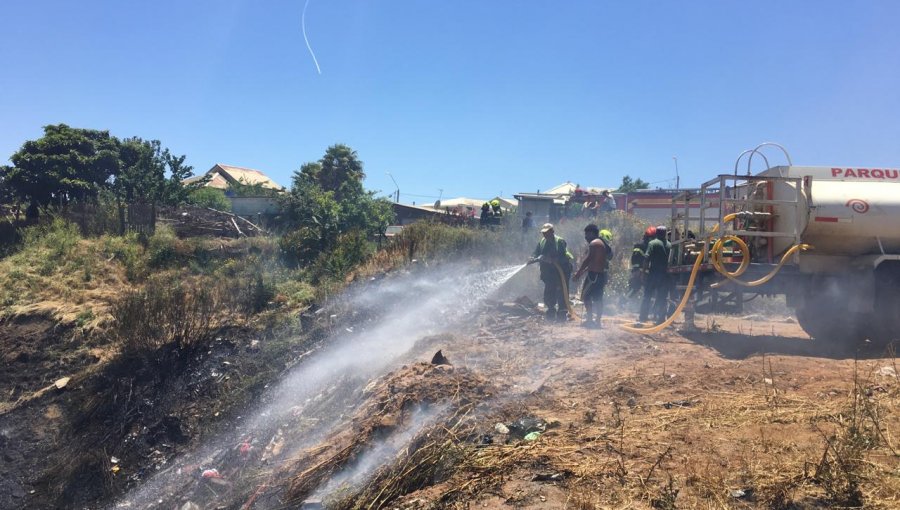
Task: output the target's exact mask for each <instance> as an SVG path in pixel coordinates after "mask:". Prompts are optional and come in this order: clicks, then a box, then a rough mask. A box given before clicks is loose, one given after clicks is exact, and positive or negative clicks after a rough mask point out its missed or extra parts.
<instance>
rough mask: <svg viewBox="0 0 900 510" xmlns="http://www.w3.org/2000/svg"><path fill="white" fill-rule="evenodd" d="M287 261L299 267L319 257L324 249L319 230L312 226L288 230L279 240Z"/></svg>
mask: <svg viewBox="0 0 900 510" xmlns="http://www.w3.org/2000/svg"><path fill="white" fill-rule="evenodd" d="M278 246H279V248H281V253H282V256H283V257H284V261H285V263H287V264H288V265H289V266H292V267H297V266H299V265H302V264H308V263H310V262H312V261H313V260H315V259H316V257H318V255H319V252H320V251H321V250H322V239H321V236H320V235H319V232H318V231H317V230H316V229H314V228H311V227H300V228H298V229H297V230H294V231H291V232H288V233H287V234H284V235H283V236H281V238H280V239H279V240H278Z"/></svg>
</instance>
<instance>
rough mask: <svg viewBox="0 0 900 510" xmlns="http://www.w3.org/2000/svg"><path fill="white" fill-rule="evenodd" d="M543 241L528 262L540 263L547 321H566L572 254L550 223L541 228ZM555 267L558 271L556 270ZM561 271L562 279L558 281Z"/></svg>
mask: <svg viewBox="0 0 900 510" xmlns="http://www.w3.org/2000/svg"><path fill="white" fill-rule="evenodd" d="M541 235H543V239H541V241H540V242H539V243H538V245H537V247H536V248H535V249H534V254H533V255H532V257H531V259H530V260H529V261H528V262H529V264H530V263H533V262H540V268H541V281H542V282H544V305H546V306H547V320H559V321H564V320H566V312H567V310H566V302H567V301H568V299H567V298H568V296H566V294H565V292H566V290H564V289H563V282H565V288H566V289H568V286H569V279H570V277H571V275H572V260H573V257H572V254H571V253H569V250H568V248H567V247H566V240H565V239H563V238H562V237H559V236H557V235H556V232H555V231H554V230H553V224H552V223H545V224H544V226H543V227H541ZM557 266H558V267H559V269H557ZM560 270H562V279H560Z"/></svg>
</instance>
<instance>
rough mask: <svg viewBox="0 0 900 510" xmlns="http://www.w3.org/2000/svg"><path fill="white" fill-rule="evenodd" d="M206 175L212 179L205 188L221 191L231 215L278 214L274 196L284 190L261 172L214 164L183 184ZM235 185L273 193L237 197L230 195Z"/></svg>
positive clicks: (195, 180) (276, 201)
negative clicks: (228, 205)
mask: <svg viewBox="0 0 900 510" xmlns="http://www.w3.org/2000/svg"><path fill="white" fill-rule="evenodd" d="M207 175H211V176H212V178H211V179H210V180H209V181H207V182H206V186H207V187H210V188H216V189H221V190H223V191H224V192H225V196H226V197H228V200H229V201H230V202H231V211H232V212H233V213H235V214H237V215H239V216H257V215H260V214H277V213H278V210H279V208H278V200H277V199H276V198H275V196H274V194H276V193H281V192H284V190H285V188H284V186H281V185H280V184H278V183H277V182H275V181H273V180H272V179H271V178H270V177H269V176H268V175H266V174H264V173H262V172H261V171H259V170H254V169H252V168H243V167H239V166H231V165H223V164H222V163H216V164H215V165H213V167H212V168H210V169H209V170H208V171H207V172H206V173H205V174H204V175H198V176H195V177H188V178H187V179H185V180H184V183H185V184H190V183H192V182H197V181H198V180H200V179H202V178H203V177H205V176H207ZM235 185H245V186H260V187H261V188H265V189H266V190H272V191H274V192H275V193H272V192H269V193H261V194H259V196H247V195H241V196H237V195H235V194H234V193H230V190H231V188H232V187H233V186H235Z"/></svg>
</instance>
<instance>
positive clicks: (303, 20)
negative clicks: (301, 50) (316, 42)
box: [300, 0, 322, 74]
mask: <svg viewBox="0 0 900 510" xmlns="http://www.w3.org/2000/svg"><path fill="white" fill-rule="evenodd" d="M307 7H309V0H306V4H304V5H303V14H302V15H301V16H300V27H301V28H302V29H303V40H304V41H306V49H308V50H309V54H310V55H312V58H313V63H314V64H316V71H318V72H319V74H322V70H321V69H320V68H319V61H318V60H316V54H315V53H313V50H312V46H310V45H309V38H308V37H306V8H307Z"/></svg>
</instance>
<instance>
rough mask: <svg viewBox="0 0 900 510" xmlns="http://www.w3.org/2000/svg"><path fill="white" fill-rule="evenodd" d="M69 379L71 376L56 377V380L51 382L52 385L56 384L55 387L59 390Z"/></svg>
mask: <svg viewBox="0 0 900 510" xmlns="http://www.w3.org/2000/svg"><path fill="white" fill-rule="evenodd" d="M71 380H72V378H71V377H63V378H62V379H57V380H56V382H54V383H53V385H54V386H56V389H58V390H61V389H63V388H65V387H66V385H67V384H69V381H71Z"/></svg>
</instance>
